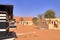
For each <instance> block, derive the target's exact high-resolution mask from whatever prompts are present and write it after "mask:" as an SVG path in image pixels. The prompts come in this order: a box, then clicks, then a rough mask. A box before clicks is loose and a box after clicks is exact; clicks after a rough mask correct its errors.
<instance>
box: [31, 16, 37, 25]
mask: <svg viewBox="0 0 60 40" xmlns="http://www.w3.org/2000/svg"><path fill="white" fill-rule="evenodd" d="M37 20H38V19H37V17H34V18H33V20H32V21H33V23H34V24H35V25H37Z"/></svg>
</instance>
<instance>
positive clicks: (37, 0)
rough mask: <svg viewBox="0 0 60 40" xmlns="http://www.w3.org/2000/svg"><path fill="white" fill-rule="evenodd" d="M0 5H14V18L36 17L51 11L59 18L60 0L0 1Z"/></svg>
mask: <svg viewBox="0 0 60 40" xmlns="http://www.w3.org/2000/svg"><path fill="white" fill-rule="evenodd" d="M0 4H12V5H14V10H13V13H14V16H32V17H34V16H37V15H38V14H43V13H44V12H45V11H46V10H49V9H52V10H54V11H55V13H56V16H57V17H60V0H0Z"/></svg>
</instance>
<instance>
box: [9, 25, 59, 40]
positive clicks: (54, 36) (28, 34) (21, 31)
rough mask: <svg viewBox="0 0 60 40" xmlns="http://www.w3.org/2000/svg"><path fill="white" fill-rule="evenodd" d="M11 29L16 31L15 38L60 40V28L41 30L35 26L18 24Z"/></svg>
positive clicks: (18, 39) (21, 39)
mask: <svg viewBox="0 0 60 40" xmlns="http://www.w3.org/2000/svg"><path fill="white" fill-rule="evenodd" d="M10 31H14V32H16V35H17V38H15V40H60V30H45V29H43V30H39V29H36V27H34V26H22V25H17V27H16V28H14V29H10Z"/></svg>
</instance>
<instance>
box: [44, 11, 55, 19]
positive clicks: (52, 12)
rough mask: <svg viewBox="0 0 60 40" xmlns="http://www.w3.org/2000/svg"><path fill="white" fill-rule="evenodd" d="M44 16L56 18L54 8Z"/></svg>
mask: <svg viewBox="0 0 60 40" xmlns="http://www.w3.org/2000/svg"><path fill="white" fill-rule="evenodd" d="M44 18H55V12H54V11H53V10H47V11H46V12H45V13H44Z"/></svg>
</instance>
